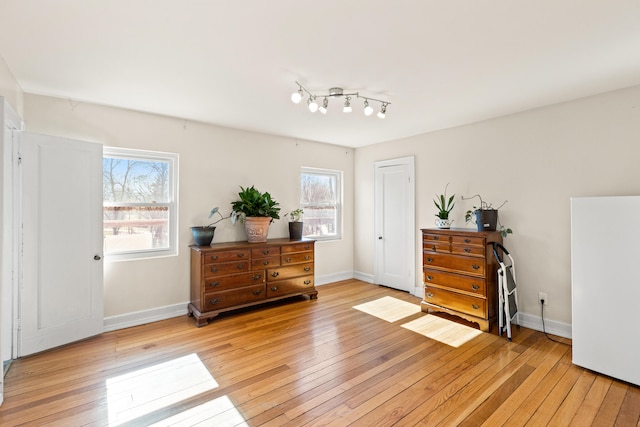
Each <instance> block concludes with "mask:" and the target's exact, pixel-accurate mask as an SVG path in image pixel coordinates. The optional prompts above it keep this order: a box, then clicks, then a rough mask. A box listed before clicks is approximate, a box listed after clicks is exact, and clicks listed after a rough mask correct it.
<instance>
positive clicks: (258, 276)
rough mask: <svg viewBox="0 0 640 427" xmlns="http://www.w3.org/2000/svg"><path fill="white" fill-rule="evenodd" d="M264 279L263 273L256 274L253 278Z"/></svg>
mask: <svg viewBox="0 0 640 427" xmlns="http://www.w3.org/2000/svg"><path fill="white" fill-rule="evenodd" d="M260 279H262V274H256V275H255V276H253V280H260Z"/></svg>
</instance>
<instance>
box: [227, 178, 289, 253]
mask: <svg viewBox="0 0 640 427" xmlns="http://www.w3.org/2000/svg"><path fill="white" fill-rule="evenodd" d="M240 190H241V191H240V192H239V193H238V197H239V199H238V200H236V201H235V202H231V209H232V212H231V222H233V223H234V224H235V222H236V220H238V219H239V220H240V221H241V222H244V224H245V230H246V231H247V241H249V242H250V243H258V242H266V241H267V235H268V234H269V226H270V225H271V223H272V222H273V220H274V219H280V215H279V212H280V207H279V206H278V202H276V201H275V200H273V198H272V197H271V194H269V193H267V192H265V193H261V192H260V191H259V190H258V189H256V188H255V187H254V186H253V185H252V186H251V187H247V188H244V187H242V186H240Z"/></svg>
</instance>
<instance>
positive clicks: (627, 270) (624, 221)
mask: <svg viewBox="0 0 640 427" xmlns="http://www.w3.org/2000/svg"><path fill="white" fill-rule="evenodd" d="M571 294H572V338H573V363H575V364H576V365H579V366H582V367H584V368H587V369H590V370H593V371H596V372H600V373H602V374H605V375H608V376H611V377H613V378H617V379H620V380H623V381H627V382H629V383H632V384H635V385H640V323H638V314H639V313H640V197H636V196H633V197H577V198H572V199H571Z"/></svg>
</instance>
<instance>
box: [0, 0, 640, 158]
mask: <svg viewBox="0 0 640 427" xmlns="http://www.w3.org/2000/svg"><path fill="white" fill-rule="evenodd" d="M0 55H2V57H3V58H4V60H5V62H6V63H7V64H8V66H9V68H10V70H11V71H12V73H13V74H14V76H15V78H16V79H17V80H18V82H19V83H20V85H21V86H22V89H23V90H24V91H25V92H27V93H34V94H42V95H50V96H56V97H61V98H69V99H72V100H75V101H89V102H93V103H98V104H105V105H111V106H117V107H124V108H129V109H133V110H140V111H146V112H152V113H159V114H164V115H169V116H175V117H180V118H185V119H189V120H196V121H202V122H207V123H213V124H218V125H222V126H229V127H233V128H240V129H247V130H252V131H258V132H265V133H269V134H276V135H285V136H290V137H295V138H303V139H309V140H314V141H320V142H328V143H332V144H339V145H345V146H351V147H360V146H364V145H368V144H373V143H377V142H382V141H388V140H393V139H397V138H402V137H406V136H411V135H416V134H420V133H425V132H429V131H433V130H437V129H443V128H448V127H452V126H456V125H460V124H465V123H471V122H475V121H478V120H483V119H488V118H492V117H497V116H502V115H506V114H510V113H514V112H518V111H523V110H527V109H531V108H536V107H540V106H544V105H549V104H554V103H558V102H563V101H567V100H571V99H576V98H580V97H583V96H588V95H593V94H597V93H602V92H606V91H610V90H614V89H619V88H623V87H629V86H633V85H637V84H640V1H639V0H535V1H534V0H414V1H409V0H400V1H389V0H350V1H347V0H323V1H317V2H311V1H306V0H271V1H267V0H244V1H229V0H226V1H221V0H55V1H54V0H46V1H45V0H0ZM296 80H297V81H300V82H301V83H302V84H304V85H305V86H306V87H307V88H309V89H310V90H314V91H318V92H322V93H324V92H326V91H327V90H328V89H329V88H330V87H334V86H340V87H343V88H344V89H349V90H353V91H360V93H361V94H362V95H365V96H370V97H373V98H379V99H383V100H387V101H389V102H391V105H390V106H389V108H388V110H387V117H386V118H385V119H384V120H381V119H378V118H377V117H375V115H373V116H371V117H365V116H364V115H363V113H362V105H361V100H360V101H358V102H353V106H354V111H353V112H352V113H351V114H345V113H343V112H342V108H341V103H342V101H340V100H335V99H334V100H333V101H332V102H331V103H330V105H329V112H328V113H327V115H324V116H323V115H321V114H320V113H315V114H312V113H310V112H309V111H308V110H307V109H306V105H304V104H303V103H301V104H298V105H295V104H293V103H292V102H291V100H290V95H291V93H292V92H293V91H295V90H296V89H297V86H296V85H295V83H294V81H296ZM377 107H378V106H377V105H376V108H377Z"/></svg>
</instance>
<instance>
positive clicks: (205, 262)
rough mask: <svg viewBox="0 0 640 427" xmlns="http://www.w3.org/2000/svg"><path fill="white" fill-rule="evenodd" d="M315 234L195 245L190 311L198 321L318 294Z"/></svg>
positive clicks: (192, 247) (202, 322)
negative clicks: (311, 235) (258, 305)
mask: <svg viewBox="0 0 640 427" xmlns="http://www.w3.org/2000/svg"><path fill="white" fill-rule="evenodd" d="M314 244H315V241H313V240H289V239H273V240H268V241H267V242H265V243H248V242H230V243H215V244H213V245H211V246H195V245H192V246H191V302H190V303H189V306H188V310H189V315H190V316H193V317H194V318H195V319H196V325H197V326H203V325H206V324H207V322H208V321H209V319H212V318H214V317H215V316H217V315H218V314H219V313H222V312H224V311H229V310H233V309H236V308H241V307H248V306H252V305H256V304H261V303H264V302H267V301H275V300H278V299H282V298H287V297H291V296H295V295H308V296H309V298H310V299H315V298H317V295H318V291H317V290H316V288H315V285H314Z"/></svg>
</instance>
